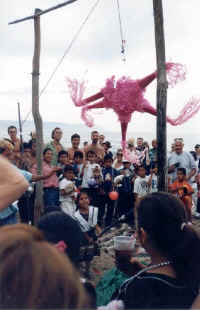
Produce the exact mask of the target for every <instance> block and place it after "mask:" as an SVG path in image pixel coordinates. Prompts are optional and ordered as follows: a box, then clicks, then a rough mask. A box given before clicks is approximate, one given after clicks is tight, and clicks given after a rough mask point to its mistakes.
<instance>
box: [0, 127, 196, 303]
mask: <svg viewBox="0 0 200 310" xmlns="http://www.w3.org/2000/svg"><path fill="white" fill-rule="evenodd" d="M8 135H9V138H5V139H2V140H0V154H1V156H0V171H1V175H0V189H1V190H0V226H3V227H1V234H0V239H1V240H0V264H1V266H2V269H1V271H0V274H1V276H0V308H1V307H2V308H4V307H5V308H7V307H9V308H18V307H19V308H38V309H39V308H62V309H64V308H69V309H70V308H74V309H75V308H76V309H79V308H82V309H83V308H85V309H86V308H95V307H96V292H95V288H94V286H93V285H91V283H90V282H88V281H87V280H86V279H82V278H81V277H80V275H79V272H80V261H81V260H82V261H84V263H85V264H86V273H85V274H84V275H83V274H82V276H85V277H88V278H89V275H90V273H89V266H90V263H91V261H92V259H93V257H94V255H99V247H98V237H99V235H100V234H101V233H102V230H104V229H105V228H107V227H109V226H111V225H112V224H113V222H116V223H117V220H118V219H121V217H122V216H123V215H128V217H127V222H128V224H129V225H130V226H131V227H132V229H133V230H134V231H136V233H137V239H138V241H139V242H140V245H141V246H142V247H143V248H144V249H145V250H146V252H147V253H148V255H149V256H150V258H151V264H150V265H149V266H147V267H145V266H143V265H142V264H141V263H139V262H138V261H137V260H136V259H135V258H133V259H131V260H130V258H129V257H127V259H125V260H124V262H123V263H124V264H126V267H127V268H122V270H121V271H122V272H124V270H126V271H125V273H127V278H128V280H127V281H125V282H124V283H123V284H122V285H120V287H117V289H116V292H115V293H114V294H113V296H111V298H110V304H109V305H108V306H107V307H108V309H110V307H111V308H112V307H114V308H115V309H118V308H119V309H122V307H125V308H126V309H131V308H133V309H136V308H152V309H153V308H190V307H191V306H192V303H193V302H194V300H195V298H196V297H197V296H198V290H199V284H200V268H199V260H200V239H199V236H198V234H197V233H196V231H195V229H194V227H193V226H194V225H192V208H193V207H194V208H195V210H196V211H195V216H196V217H197V218H198V217H199V216H200V173H199V168H200V162H199V159H200V145H196V146H195V148H194V151H191V152H185V151H184V142H183V139H182V138H177V139H175V140H174V142H173V144H172V148H171V150H170V152H169V154H168V193H161V192H158V189H157V183H158V182H157V174H158V167H157V142H156V140H155V139H154V140H153V141H152V146H151V147H150V146H149V144H148V143H147V142H146V141H144V139H143V138H142V137H139V138H137V139H136V142H135V141H134V139H133V138H131V139H129V140H128V141H127V147H126V148H127V149H126V154H128V155H130V156H125V157H124V156H123V152H122V149H121V148H119V149H117V151H116V152H114V151H112V145H111V141H108V140H109V139H108V140H107V139H105V136H104V135H103V134H99V132H98V131H92V133H91V142H84V143H83V144H82V146H81V144H80V143H81V137H80V135H79V134H77V133H75V134H73V135H72V136H71V147H70V148H65V147H64V146H63V145H62V143H61V139H62V130H61V128H58V127H56V128H55V129H53V131H52V133H51V138H52V140H51V141H50V142H49V143H47V144H45V145H44V148H43V166H42V174H41V175H38V173H37V164H36V139H37V137H36V135H35V133H34V132H33V133H31V137H30V141H27V142H23V143H22V141H20V139H19V138H18V137H17V128H16V127H15V126H10V127H9V128H8ZM131 157H132V158H137V161H135V162H134V163H132V162H130V161H129V158H131ZM38 181H43V189H44V194H43V202H44V214H43V215H42V217H41V218H40V220H39V221H38V222H37V223H34V199H35V183H36V182H38ZM18 211H19V216H18ZM130 215H131V216H130ZM17 222H21V224H19V223H18V224H17ZM22 223H23V224H22ZM27 224H32V225H27ZM34 226H35V227H34ZM36 253H38V255H36ZM27 283H28V285H27ZM196 304H198V298H197V299H196ZM196 304H195V306H196ZM105 306H106V305H105Z"/></svg>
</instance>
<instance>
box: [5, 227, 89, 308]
mask: <svg viewBox="0 0 200 310" xmlns="http://www.w3.org/2000/svg"><path fill="white" fill-rule="evenodd" d="M0 243H1V247H0V265H1V270H0V308H1V309H7V308H9V309H83V308H88V307H89V304H88V301H87V297H86V295H85V292H84V289H83V287H82V285H81V283H80V279H79V275H78V273H77V272H76V270H75V269H74V268H73V267H72V265H71V263H70V262H69V260H68V259H67V257H66V256H64V255H63V254H62V253H60V252H59V251H58V250H57V249H56V248H55V247H53V246H52V245H50V244H48V243H47V242H45V241H44V240H43V237H42V235H41V233H40V232H39V231H37V229H32V228H30V226H28V225H27V226H26V225H22V226H20V225H19V226H18V225H14V226H13V228H11V227H9V228H1V233H0Z"/></svg>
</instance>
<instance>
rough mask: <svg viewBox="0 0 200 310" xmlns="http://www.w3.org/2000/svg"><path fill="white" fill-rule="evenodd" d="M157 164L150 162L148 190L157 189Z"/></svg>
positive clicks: (154, 190)
mask: <svg viewBox="0 0 200 310" xmlns="http://www.w3.org/2000/svg"><path fill="white" fill-rule="evenodd" d="M157 174H158V166H157V164H156V163H153V164H152V168H151V170H150V178H149V183H150V192H151V193H155V192H157V191H158V176H157Z"/></svg>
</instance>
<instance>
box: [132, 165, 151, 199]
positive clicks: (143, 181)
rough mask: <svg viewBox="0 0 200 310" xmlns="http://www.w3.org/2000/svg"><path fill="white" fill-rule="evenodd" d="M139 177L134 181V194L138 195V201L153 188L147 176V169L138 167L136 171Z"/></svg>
mask: <svg viewBox="0 0 200 310" xmlns="http://www.w3.org/2000/svg"><path fill="white" fill-rule="evenodd" d="M136 173H137V177H136V179H135V181H134V190H133V191H134V193H135V194H136V195H137V199H140V198H142V197H143V196H145V195H147V194H148V193H149V190H150V186H151V179H150V177H149V176H147V175H146V169H145V168H144V167H138V168H137V169H136Z"/></svg>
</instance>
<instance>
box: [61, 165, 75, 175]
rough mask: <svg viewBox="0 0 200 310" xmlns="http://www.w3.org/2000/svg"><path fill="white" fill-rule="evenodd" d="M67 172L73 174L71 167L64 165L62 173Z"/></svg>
mask: <svg viewBox="0 0 200 310" xmlns="http://www.w3.org/2000/svg"><path fill="white" fill-rule="evenodd" d="M68 171H73V172H74V168H73V167H72V166H71V165H66V166H65V168H64V170H63V173H66V172H68Z"/></svg>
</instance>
